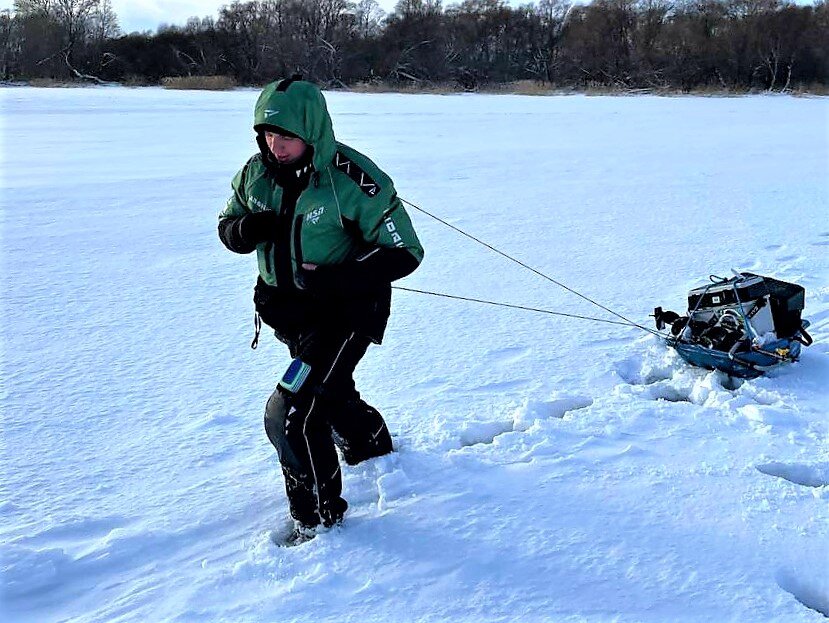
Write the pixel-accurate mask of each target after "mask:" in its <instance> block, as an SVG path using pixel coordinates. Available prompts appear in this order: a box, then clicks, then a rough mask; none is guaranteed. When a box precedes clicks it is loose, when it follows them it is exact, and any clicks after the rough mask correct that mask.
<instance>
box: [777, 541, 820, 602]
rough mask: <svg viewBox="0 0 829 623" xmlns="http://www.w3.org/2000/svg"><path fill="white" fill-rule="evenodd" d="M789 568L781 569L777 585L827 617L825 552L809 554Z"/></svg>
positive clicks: (778, 573)
mask: <svg viewBox="0 0 829 623" xmlns="http://www.w3.org/2000/svg"><path fill="white" fill-rule="evenodd" d="M808 558H809V560H803V561H800V562H799V563H798V564H796V565H793V566H792V567H791V568H787V569H781V570H779V571H778V572H777V575H776V577H775V579H776V580H777V585H778V586H779V587H780V588H782V589H783V590H784V591H786V592H787V593H790V594H791V595H792V597H794V598H795V599H796V600H797V601H799V602H800V603H801V604H803V605H804V606H806V607H807V608H809V609H810V610H814V611H815V612H818V613H820V614H822V615H823V616H825V617H827V618H829V574H827V573H826V552H819V553H817V555H814V559H812V558H813V556H812V555H810V556H809V557H808Z"/></svg>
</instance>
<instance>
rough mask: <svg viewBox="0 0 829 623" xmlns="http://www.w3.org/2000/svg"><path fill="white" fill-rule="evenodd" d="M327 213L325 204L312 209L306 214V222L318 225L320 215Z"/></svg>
mask: <svg viewBox="0 0 829 623" xmlns="http://www.w3.org/2000/svg"><path fill="white" fill-rule="evenodd" d="M324 213H325V206H320V207H318V208H315V209H313V210H311V211H310V212H309V213H308V214H306V215H305V222H306V223H313V224H314V225H316V224H317V223H319V220H320V217H321V216H322V215H323V214H324Z"/></svg>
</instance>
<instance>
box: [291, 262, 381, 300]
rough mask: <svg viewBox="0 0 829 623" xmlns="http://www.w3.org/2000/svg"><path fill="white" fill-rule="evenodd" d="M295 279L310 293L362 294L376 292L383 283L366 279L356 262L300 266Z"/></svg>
mask: <svg viewBox="0 0 829 623" xmlns="http://www.w3.org/2000/svg"><path fill="white" fill-rule="evenodd" d="M297 281H299V284H300V287H302V289H303V290H308V291H309V292H311V293H312V294H320V295H325V294H333V295H344V294H364V293H369V292H376V291H377V290H378V289H380V288H381V287H382V285H383V284H378V283H377V282H376V281H374V280H372V279H367V278H366V275H365V274H364V272H363V271H361V270H360V266H359V265H358V264H357V263H356V262H346V263H345V264H333V265H331V266H317V267H316V268H315V269H313V270H308V269H305V268H300V269H299V273H298V274H297Z"/></svg>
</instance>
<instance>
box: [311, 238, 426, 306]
mask: <svg viewBox="0 0 829 623" xmlns="http://www.w3.org/2000/svg"><path fill="white" fill-rule="evenodd" d="M417 264H418V261H417V260H416V259H415V257H414V256H413V255H412V254H411V253H409V252H408V251H407V250H406V249H388V248H384V247H377V248H375V249H372V250H371V251H368V252H367V253H364V254H363V255H361V256H360V257H358V258H357V259H356V260H351V261H348V262H344V263H342V264H332V265H328V266H317V267H316V268H315V269H313V270H309V269H305V268H300V269H299V272H298V273H297V280H298V281H299V283H300V286H301V287H302V288H303V289H304V290H308V291H309V292H312V293H315V294H335V295H343V294H369V293H372V292H379V291H382V290H383V289H384V288H387V287H388V286H389V284H390V283H391V282H392V281H395V280H396V279H400V278H401V277H405V276H406V275H408V274H409V273H411V272H412V271H413V270H414V269H415V268H417Z"/></svg>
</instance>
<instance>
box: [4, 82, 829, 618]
mask: <svg viewBox="0 0 829 623" xmlns="http://www.w3.org/2000/svg"><path fill="white" fill-rule="evenodd" d="M256 95H257V93H256V92H255V91H252V90H238V91H233V92H228V93H202V92H198V93H197V92H176V91H163V90H158V89H140V90H130V89H122V88H94V89H33V88H3V89H0V97H1V98H2V141H3V149H2V153H3V167H2V171H3V175H2V195H1V196H0V201H1V202H2V229H0V231H2V234H1V235H2V245H3V247H2V248H3V253H2V255H1V256H0V257H1V258H2V260H0V261H2V264H0V274H2V279H3V297H2V306H3V307H2V312H3V318H4V322H3V333H2V336H3V352H4V355H3V357H2V375H1V376H2V381H1V383H2V385H0V396H1V397H2V431H3V434H2V448H3V452H2V471H0V478H1V480H0V487H2V488H1V489H0V517H2V523H1V524H0V541H2V546H1V547H2V570H3V571H2V573H3V576H2V591H3V592H2V606H0V608H2V610H0V619H2V620H3V621H10V622H11V621H14V622H28V621H32V622H35V621H36V622H38V623H42V622H50V621H55V622H57V621H73V622H98V621H100V622H103V621H106V622H114V621H117V622H126V621H142V622H143V621H176V622H201V621H205V622H208V621H209V622H214V621H232V622H234V623H245V622H252V623H253V622H257V623H260V622H263V621H320V620H347V621H350V620H353V621H384V622H385V621H444V620H453V621H557V622H558V621H561V622H578V621H591V622H592V621H601V622H604V621H608V622H610V621H614V622H629V621H630V622H633V621H637V622H639V621H646V622H663V621H740V622H751V621H758V622H761V621H762V622H767V621H781V622H786V623H790V622H805V621H824V620H825V618H824V615H825V614H829V538H827V537H829V419H828V418H827V407H828V406H829V399H827V389H826V388H827V380H828V379H829V358H828V357H827V355H829V341H828V340H827V338H829V279H827V278H829V254H827V253H826V251H827V247H829V220H827V205H829V176H827V172H829V126H828V125H827V123H828V122H827V120H829V100H827V99H825V98H795V97H785V96H783V97H760V96H758V97H742V98H691V97H688V98H684V97H675V98H656V97H585V96H570V97H540V98H533V97H521V96H485V95H463V96H460V95H459V96H433V95H422V96H414V95H405V96H404V95H358V94H347V93H330V94H328V101H329V108H330V110H331V111H332V115H333V118H334V124H335V130H336V131H337V135H338V138H339V139H340V140H343V141H345V142H347V143H349V144H351V145H352V146H354V147H356V148H357V149H360V150H362V151H365V152H367V153H368V154H370V155H371V157H372V158H373V159H374V160H375V161H376V162H378V163H379V164H381V166H382V167H383V168H384V169H385V170H387V171H388V172H389V173H390V174H391V175H392V176H393V177H394V179H395V181H396V186H397V189H398V191H399V192H400V194H401V196H403V197H405V198H407V199H408V200H410V201H412V202H414V203H415V204H417V205H419V206H422V207H423V208H424V209H427V210H429V211H431V212H434V213H436V214H439V215H440V216H441V217H443V218H445V219H447V220H448V221H449V222H450V223H452V224H453V225H455V226H457V227H460V228H462V229H464V230H466V231H469V232H470V233H471V234H473V235H475V236H477V237H479V238H481V239H483V240H485V241H487V242H488V243H490V244H492V245H494V246H496V247H498V248H499V249H502V250H504V251H505V252H508V253H510V254H513V255H515V256H516V257H517V258H518V259H520V260H521V261H524V262H526V263H528V264H529V265H531V266H533V267H535V268H537V269H538V270H541V271H543V272H545V273H547V274H549V275H551V276H552V277H554V278H555V279H557V280H559V281H561V282H563V283H564V284H566V285H567V286H569V287H571V288H574V289H576V290H578V291H579V292H582V293H584V294H585V295H587V296H590V297H591V298H594V299H596V300H597V301H599V302H601V303H602V304H603V305H606V306H608V307H610V308H611V309H613V310H614V311H617V312H619V313H621V314H623V315H625V316H626V317H628V318H631V319H634V320H636V321H637V322H641V323H643V324H646V325H649V322H650V319H649V318H648V317H647V316H648V314H649V313H651V311H652V309H653V307H655V306H657V305H661V306H663V307H665V308H666V309H674V310H681V309H682V304H683V301H684V297H685V294H686V292H687V290H689V289H690V288H692V287H696V286H698V285H700V284H701V283H702V282H703V281H704V280H705V279H706V278H707V276H708V275H709V274H710V273H716V274H728V272H729V271H730V270H731V269H732V268H736V269H740V270H750V271H752V272H758V273H761V274H769V275H772V276H775V277H778V278H781V279H785V280H790V281H795V282H797V283H800V284H801V285H803V286H805V287H806V292H807V299H806V311H805V314H804V315H805V317H806V318H808V319H810V320H811V321H812V323H813V324H812V329H811V333H812V335H813V336H814V338H815V344H814V345H813V346H811V347H810V348H806V349H804V353H803V355H802V358H801V361H800V362H798V363H796V364H794V365H791V366H788V367H784V368H781V369H779V370H775V371H774V372H772V373H771V374H769V375H768V376H767V377H764V378H760V379H756V380H751V381H736V380H733V379H729V378H728V377H726V376H724V375H722V374H720V373H714V372H706V371H704V370H700V369H694V368H690V367H688V366H687V365H685V364H684V363H683V362H682V361H681V360H680V359H679V358H678V357H677V356H676V355H675V353H673V352H671V351H669V350H667V349H666V347H665V346H664V345H662V344H661V343H660V342H659V341H658V340H657V339H656V338H655V337H653V336H651V335H649V334H647V333H645V332H643V331H640V330H638V329H634V328H628V327H621V326H614V325H605V324H598V323H594V322H589V321H584V320H578V319H568V318H561V317H552V316H545V315H541V314H532V313H529V312H525V311H520V310H515V309H499V308H494V307H489V306H484V305H479V304H474V303H463V302H459V301H453V300H447V299H440V298H434V297H428V296H425V295H419V294H412V293H406V292H398V293H396V294H395V300H394V311H393V314H392V318H391V321H390V325H389V330H388V333H387V339H386V341H385V343H384V344H383V346H382V347H372V348H370V349H369V352H368V354H367V356H366V358H365V359H364V360H363V362H362V363H361V364H360V367H359V368H358V373H357V380H358V387H360V389H361V390H362V392H363V395H364V397H366V398H367V399H368V400H369V402H371V403H372V404H374V405H375V406H377V407H378V408H379V409H380V410H381V412H383V413H384V414H385V416H386V418H387V420H388V422H389V425H390V428H391V429H392V431H393V433H394V435H395V444H396V447H397V449H398V452H396V453H395V454H393V455H391V456H387V457H381V458H379V459H376V460H374V461H371V462H369V463H368V464H363V465H360V466H357V467H354V468H345V496H346V497H347V499H349V501H350V503H351V509H350V511H349V514H348V515H347V519H346V522H345V524H344V525H343V526H342V527H341V528H339V529H334V530H332V531H330V532H326V533H323V534H321V535H320V536H318V537H317V538H316V539H315V540H313V541H310V542H308V543H305V544H303V545H301V546H299V547H296V548H293V549H285V548H279V547H277V546H276V545H274V543H273V542H272V539H271V536H272V533H273V532H274V531H278V530H280V529H281V528H283V527H284V525H285V523H286V517H287V507H286V503H285V498H284V492H283V485H282V480H281V474H280V470H279V466H278V462H277V460H276V456H275V453H274V452H273V450H272V448H271V446H270V445H269V444H268V441H267V439H266V437H265V435H264V431H263V430H262V414H263V408H264V402H265V400H266V398H267V396H268V395H269V393H270V391H271V390H272V388H273V385H274V384H275V381H276V379H277V376H278V375H279V374H280V373H281V372H282V371H283V370H284V369H285V367H286V366H287V364H288V361H289V358H288V355H287V353H286V352H285V350H284V349H283V348H282V347H281V346H280V345H279V344H277V343H276V342H275V340H272V339H270V336H269V335H268V336H267V339H263V340H262V343H261V344H260V347H259V349H258V350H256V351H251V350H250V349H249V348H248V344H249V342H250V339H251V337H252V330H253V327H252V302H251V295H252V285H253V280H254V271H255V266H254V260H253V259H252V258H251V257H240V256H236V255H233V254H231V253H229V252H227V251H226V250H225V249H224V248H223V247H222V246H221V244H220V243H219V241H218V238H217V236H216V215H217V214H218V212H219V210H220V209H221V208H222V206H223V205H224V202H225V200H226V197H227V193H228V191H229V181H230V178H231V176H232V175H233V174H234V173H235V171H236V170H237V168H238V167H239V166H240V165H241V164H242V163H243V162H244V161H245V160H246V158H247V157H248V156H249V155H250V154H251V153H252V150H253V149H254V145H253V141H252V133H251V130H250V123H251V116H252V108H253V103H254V100H255V98H256ZM410 213H411V215H412V218H413V220H414V222H415V225H416V228H417V230H418V232H419V234H420V237H421V240H422V241H423V243H424V245H425V247H426V259H425V261H424V264H423V266H422V267H421V268H420V269H419V270H418V271H417V272H416V273H414V274H413V275H412V276H411V277H409V278H408V279H406V280H404V282H403V284H402V285H406V286H408V287H413V288H420V289H427V290H435V291H438V292H447V293H451V294H456V295H462V296H472V297H478V298H489V299H492V300H496V301H503V302H509V303H516V304H521V305H527V306H532V307H539V308H545V309H553V310H556V311H562V312H567V313H575V314H583V315H589V316H601V317H609V316H608V315H607V314H606V313H604V312H602V310H600V309H597V308H595V307H593V306H591V305H590V304H588V303H587V302H585V301H584V300H582V299H580V298H578V297H576V296H573V295H572V294H570V293H568V292H566V291H564V290H562V289H560V288H558V287H556V286H555V285H553V284H551V283H548V282H545V281H544V280H542V279H540V278H538V277H537V276H535V275H533V274H532V273H530V272H528V271H525V270H522V269H521V268H520V267H518V266H516V265H514V264H511V263H509V262H508V261H506V260H505V259H504V258H502V257H499V256H497V255H495V254H493V253H491V252H489V251H487V250H486V249H484V248H483V247H480V246H478V245H476V244H475V243H474V242H472V241H470V240H468V239H466V238H463V237H460V236H459V235H458V234H456V233H455V232H453V231H451V230H450V229H448V228H446V227H445V226H443V225H441V224H439V223H437V222H435V221H434V220H432V219H430V218H428V217H427V216H425V215H423V214H422V213H419V212H417V211H416V210H410ZM821 613H823V614H821Z"/></svg>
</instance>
